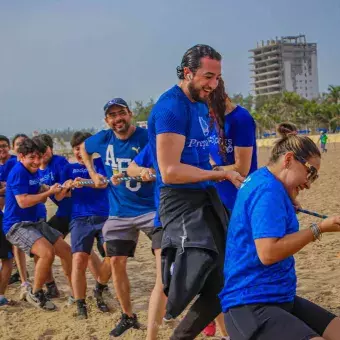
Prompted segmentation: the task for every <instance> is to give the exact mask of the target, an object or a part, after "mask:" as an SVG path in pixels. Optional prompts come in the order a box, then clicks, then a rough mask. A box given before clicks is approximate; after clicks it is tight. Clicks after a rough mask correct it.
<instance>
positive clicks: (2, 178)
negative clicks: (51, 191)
mask: <svg viewBox="0 0 340 340" xmlns="http://www.w3.org/2000/svg"><path fill="white" fill-rule="evenodd" d="M17 163H18V158H17V156H14V155H13V156H11V158H10V159H9V160H8V161H7V162H6V163H5V164H4V165H3V167H4V168H3V171H2V173H1V174H0V182H7V178H8V176H9V174H10V172H11V170H12V168H14V166H15V165H16V164H17ZM5 203H6V202H5ZM37 211H38V212H37V217H38V219H40V218H42V219H46V216H47V211H46V207H45V204H43V203H39V204H38V210H37Z"/></svg>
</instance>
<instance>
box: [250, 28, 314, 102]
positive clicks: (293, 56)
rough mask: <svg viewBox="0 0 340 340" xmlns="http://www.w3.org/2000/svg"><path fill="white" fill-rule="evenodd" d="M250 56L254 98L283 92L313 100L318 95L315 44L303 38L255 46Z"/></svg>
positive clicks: (289, 38) (299, 36)
mask: <svg viewBox="0 0 340 340" xmlns="http://www.w3.org/2000/svg"><path fill="white" fill-rule="evenodd" d="M249 52H251V53H252V55H251V58H252V59H253V60H252V63H251V64H250V65H252V66H251V71H252V78H253V82H252V87H253V92H254V95H255V96H262V95H266V96H268V95H272V94H277V93H281V92H284V91H288V92H296V93H298V94H299V95H300V96H302V97H304V98H307V99H313V98H316V97H318V95H319V80H318V65H317V45H316V43H307V41H306V36H305V35H298V36H288V37H282V38H281V39H278V38H276V39H275V40H267V43H266V44H265V42H264V41H262V42H261V43H257V47H256V48H254V49H252V50H250V51H249Z"/></svg>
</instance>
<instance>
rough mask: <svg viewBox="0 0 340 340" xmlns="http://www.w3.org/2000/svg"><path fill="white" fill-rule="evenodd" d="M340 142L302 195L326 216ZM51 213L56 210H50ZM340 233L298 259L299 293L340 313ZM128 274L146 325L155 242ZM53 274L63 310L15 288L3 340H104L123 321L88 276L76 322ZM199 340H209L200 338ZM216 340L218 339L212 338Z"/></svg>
mask: <svg viewBox="0 0 340 340" xmlns="http://www.w3.org/2000/svg"><path fill="white" fill-rule="evenodd" d="M268 155H269V148H261V150H259V163H260V165H264V164H265V163H266V162H267V160H268ZM339 167H340V144H333V145H332V146H331V147H330V149H329V152H328V153H327V154H324V155H323V162H322V167H321V171H320V178H319V179H318V181H317V182H316V183H315V184H314V185H313V187H312V189H311V190H309V192H303V193H302V194H301V195H300V198H299V199H300V202H301V203H302V205H303V207H304V208H305V209H308V210H313V211H316V212H319V213H322V214H326V215H331V214H336V213H338V214H339V213H340V181H339ZM49 210H50V211H49V212H50V213H52V212H53V208H51V207H50V209H49ZM299 219H300V222H301V228H304V227H306V226H308V225H309V223H310V222H311V221H314V220H317V218H315V217H310V216H306V215H302V214H299ZM339 253H340V233H339V234H335V233H334V234H327V235H323V238H322V241H321V242H315V243H313V244H310V245H308V246H307V247H306V248H304V249H303V250H302V251H300V252H299V253H298V254H297V255H296V267H297V273H298V279H299V280H298V293H299V295H300V296H302V297H306V298H308V299H310V300H312V301H314V302H316V303H318V304H320V305H322V306H323V307H325V308H328V309H329V310H331V311H333V312H334V313H336V314H338V315H339V314H340V293H339V291H340V281H339V278H340V258H339V257H338V256H337V255H338V254H339ZM28 266H29V267H28V268H29V274H30V277H33V261H32V259H29V260H28ZM128 273H129V276H130V280H131V293H132V301H133V305H134V310H135V311H136V313H137V314H138V317H139V320H140V322H141V323H142V324H143V325H146V322H147V308H148V302H149V297H150V292H151V289H152V287H153V284H154V280H155V264H154V257H153V255H152V253H151V251H150V241H148V239H147V238H146V237H145V236H144V235H142V236H141V238H140V242H139V245H138V248H137V253H136V257H135V258H134V259H130V261H129V265H128ZM54 275H55V278H56V281H57V283H58V287H59V289H60V290H61V291H62V297H61V298H60V299H56V300H54V301H55V303H56V304H57V306H58V311H56V312H43V311H40V310H37V309H35V308H34V307H32V306H31V305H29V304H28V303H27V302H19V301H18V300H19V291H20V285H19V284H14V285H11V286H10V287H9V289H8V294H7V295H8V297H9V298H10V299H12V300H14V301H15V302H16V304H15V305H14V306H11V307H5V308H1V309H0V339H1V340H21V339H26V340H75V339H82V340H104V339H108V334H109V332H110V330H111V329H112V328H113V326H114V325H115V323H116V322H117V321H118V319H119V317H120V309H119V304H118V302H117V300H116V299H115V297H114V290H113V288H112V283H110V288H111V291H112V293H113V296H112V297H107V298H106V300H107V301H108V302H109V303H110V307H111V309H112V311H111V313H107V314H102V313H100V312H98V310H97V308H96V306H95V304H94V300H93V298H92V289H93V287H94V280H93V278H92V276H91V275H90V274H89V273H88V306H89V319H88V320H84V321H77V320H76V319H75V318H74V316H73V314H74V313H75V309H76V307H75V305H73V306H67V297H68V288H67V286H66V281H65V278H64V276H63V273H62V270H61V266H60V261H59V259H56V261H55V265H54ZM171 332H172V329H171V328H170V326H163V327H162V328H161V330H160V333H159V339H169V336H170V334H171ZM145 336H146V331H145V329H144V330H130V331H128V332H127V333H125V334H124V336H122V337H121V338H120V339H131V340H132V339H133V340H138V339H145ZM197 339H205V337H204V336H200V337H198V338H197ZM210 339H213V338H210Z"/></svg>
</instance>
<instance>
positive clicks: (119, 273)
mask: <svg viewBox="0 0 340 340" xmlns="http://www.w3.org/2000/svg"><path fill="white" fill-rule="evenodd" d="M110 263H111V270H112V279H113V285H114V287H115V290H116V294H117V297H118V300H119V303H120V306H121V307H122V310H123V313H124V314H127V315H128V316H129V317H132V316H133V314H132V306H131V299H130V282H129V278H128V275H127V271H126V264H127V256H113V257H111V259H110Z"/></svg>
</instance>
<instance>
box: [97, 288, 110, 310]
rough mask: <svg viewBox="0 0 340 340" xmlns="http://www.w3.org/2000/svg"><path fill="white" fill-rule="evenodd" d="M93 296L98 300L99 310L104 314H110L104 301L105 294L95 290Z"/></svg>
mask: <svg viewBox="0 0 340 340" xmlns="http://www.w3.org/2000/svg"><path fill="white" fill-rule="evenodd" d="M93 295H94V297H95V299H96V302H97V307H98V309H99V310H100V311H101V312H103V313H107V312H109V311H110V310H109V307H108V306H107V304H106V303H105V301H104V299H103V292H101V291H100V290H98V289H93Z"/></svg>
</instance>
